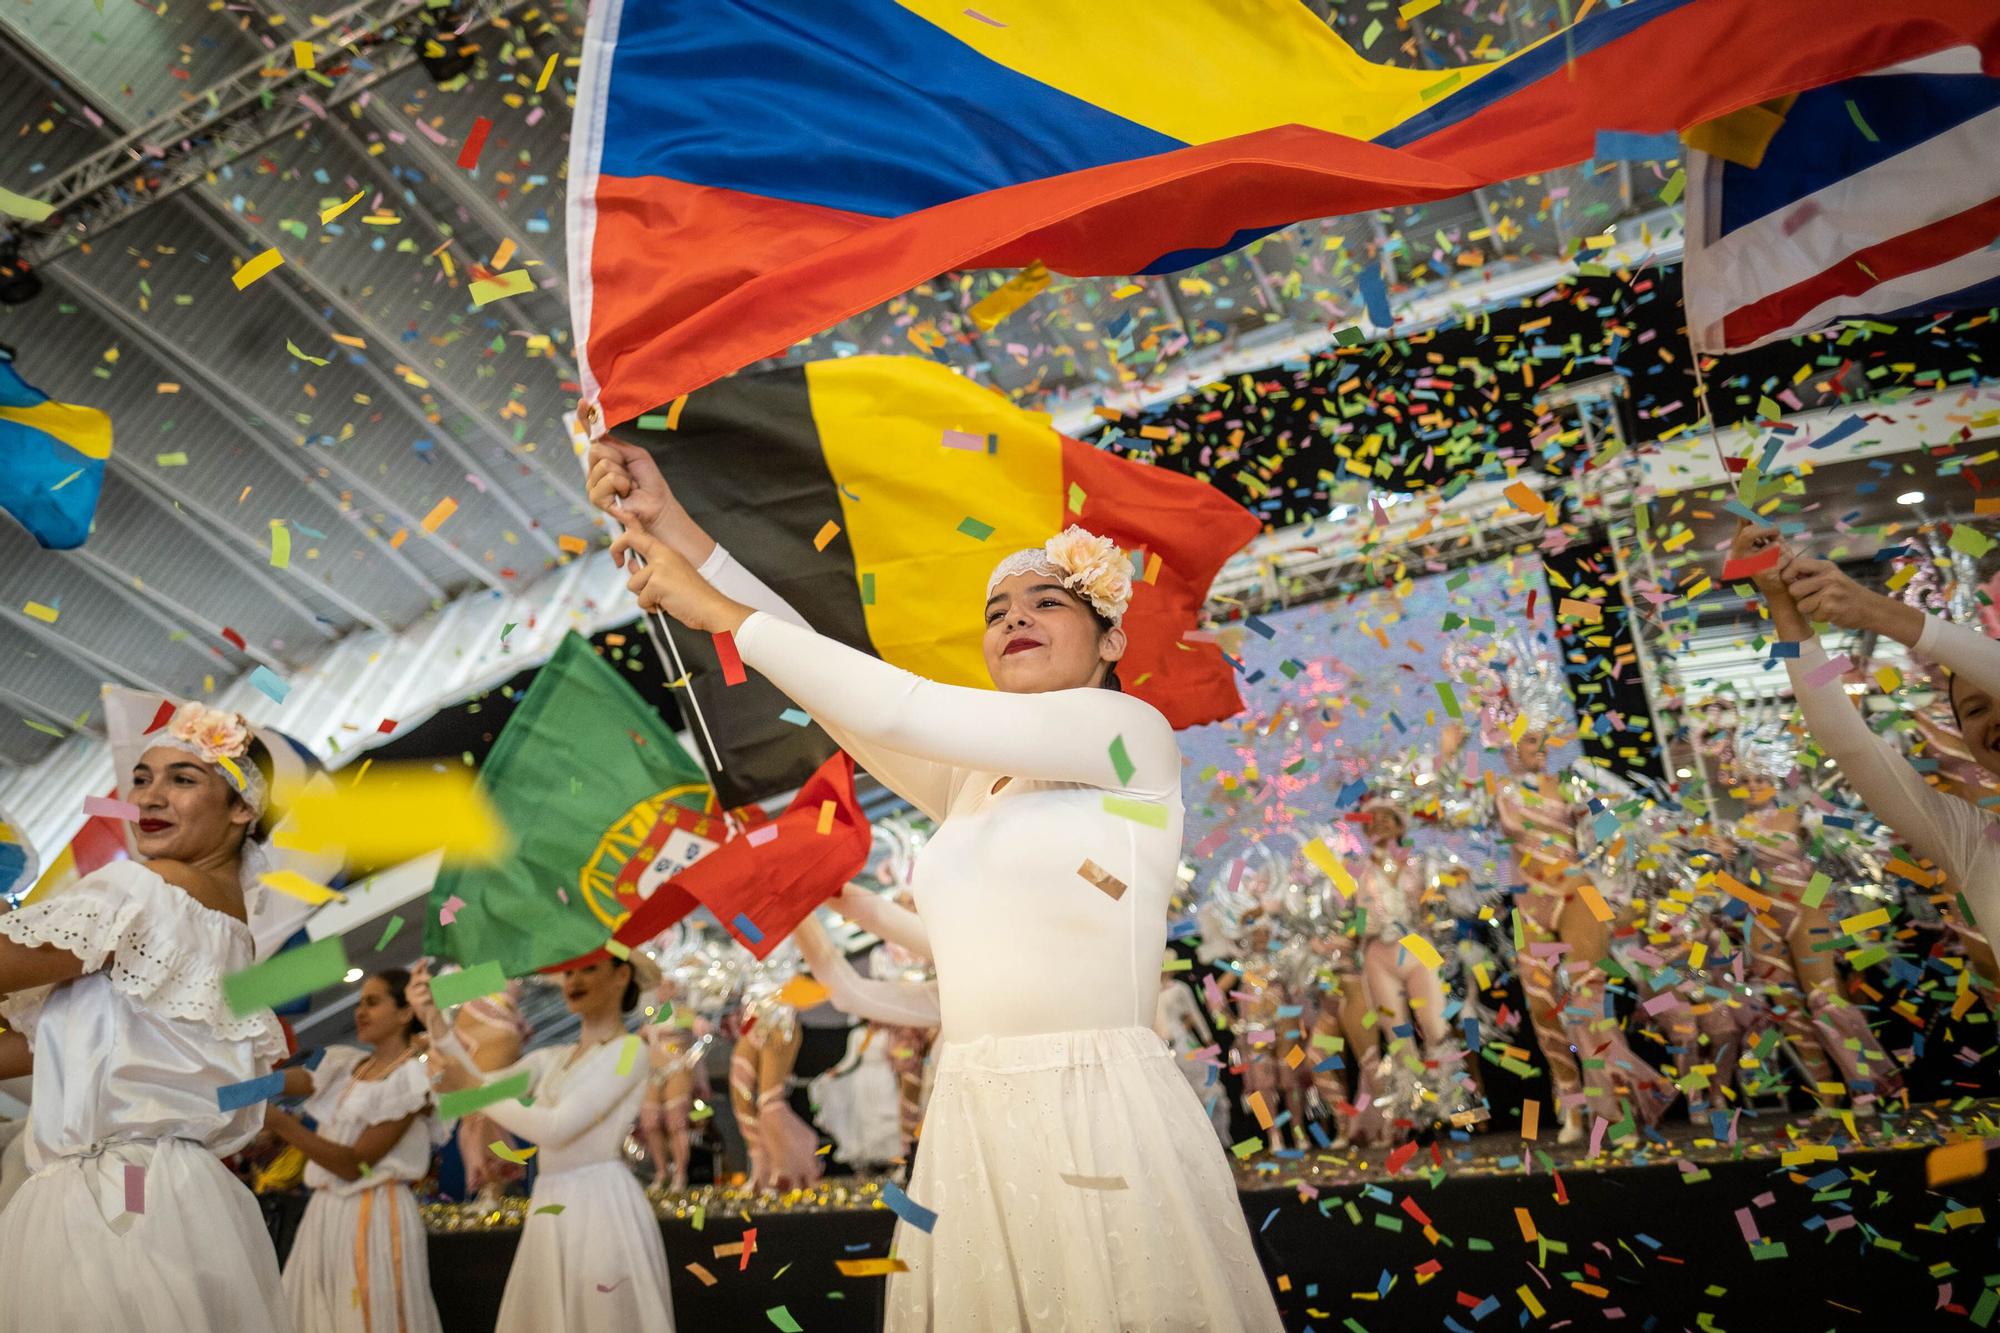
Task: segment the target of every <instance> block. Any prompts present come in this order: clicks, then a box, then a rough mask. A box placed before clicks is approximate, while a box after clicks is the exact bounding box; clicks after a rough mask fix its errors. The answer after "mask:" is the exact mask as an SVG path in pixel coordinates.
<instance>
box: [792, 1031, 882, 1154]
mask: <svg viewBox="0 0 2000 1333" xmlns="http://www.w3.org/2000/svg"><path fill="white" fill-rule="evenodd" d="M808 1088H809V1090H808V1094H807V1095H808V1096H809V1097H810V1098H811V1100H812V1104H813V1123H814V1124H816V1125H818V1126H819V1127H820V1129H821V1130H823V1131H824V1132H825V1133H826V1135H827V1137H828V1138H830V1139H832V1140H833V1160H834V1161H836V1162H841V1163H844V1164H846V1165H848V1166H863V1165H875V1166H880V1165H882V1164H883V1163H885V1162H893V1161H895V1160H896V1159H897V1158H898V1157H901V1156H902V1155H903V1115H902V1106H901V1104H900V1102H899V1101H898V1089H897V1081H896V1071H895V1070H894V1069H892V1068H890V1067H889V1062H888V1061H887V1060H883V1059H874V1058H871V1057H870V1056H868V1055H864V1056H862V1057H861V1059H860V1061H859V1062H858V1063H856V1065H855V1066H854V1068H852V1069H850V1070H848V1071H847V1072H846V1073H844V1074H831V1073H828V1074H821V1075H819V1076H818V1077H817V1078H815V1079H813V1081H812V1083H811V1084H810V1085H808Z"/></svg>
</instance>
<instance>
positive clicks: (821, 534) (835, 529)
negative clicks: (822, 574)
mask: <svg viewBox="0 0 2000 1333" xmlns="http://www.w3.org/2000/svg"><path fill="white" fill-rule="evenodd" d="M839 535H840V524H838V523H836V522H834V521H833V520H832V519H828V520H827V521H826V522H825V523H824V524H822V525H821V526H820V530H819V531H818V532H817V533H816V534H814V536H813V550H815V551H824V550H825V549H826V544H827V543H828V542H830V541H832V540H833V539H834V538H835V537H838V536H839Z"/></svg>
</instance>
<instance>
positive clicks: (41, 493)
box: [0, 347, 111, 551]
mask: <svg viewBox="0 0 2000 1333" xmlns="http://www.w3.org/2000/svg"><path fill="white" fill-rule="evenodd" d="M110 457H111V418H110V417H108V416H106V415H105V414H104V413H102V412H100V411H98V410H97V409H96V408H94V407H76V406H74V405H72V404H69V403H58V402H56V401H55V400H53V399H51V398H50V397H49V396H48V395H47V394H45V393H43V392H42V391H41V390H40V389H37V388H35V387H34V386H33V385H31V384H29V383H28V382H27V381H26V380H24V379H22V378H21V375H20V372H19V371H17V370H15V369H14V354H13V352H12V351H11V350H10V349H8V348H6V347H0V509H5V510H6V511H7V512H8V513H9V514H12V515H13V516H14V518H15V519H16V520H17V521H18V522H19V523H20V524H21V526H22V527H24V528H26V529H27V530H28V533H29V535H30V536H32V537H33V538H34V539H35V540H36V541H38V542H40V543H41V544H42V545H43V546H45V547H47V548H48V549H50V550H53V551H68V550H73V549H74V548H76V547H78V546H81V545H83V543H84V540H85V539H86V538H87V537H89V536H90V520H91V517H92V516H93V515H94V514H96V512H97V494H98V492H99V491H100V490H102V489H103V487H104V464H105V460H106V459H108V458H110Z"/></svg>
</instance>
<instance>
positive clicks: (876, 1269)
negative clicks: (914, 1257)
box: [833, 1259, 910, 1277]
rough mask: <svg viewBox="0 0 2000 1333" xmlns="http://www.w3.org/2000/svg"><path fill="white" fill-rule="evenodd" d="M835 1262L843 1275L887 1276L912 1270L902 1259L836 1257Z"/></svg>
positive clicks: (835, 1265)
mask: <svg viewBox="0 0 2000 1333" xmlns="http://www.w3.org/2000/svg"><path fill="white" fill-rule="evenodd" d="M833 1264H834V1267H836V1268H838V1269H839V1270H840V1275H841V1276H842V1277H887V1276H889V1274H891V1273H907V1272H909V1271H910V1266H909V1265H908V1264H906V1263H904V1262H903V1261H902V1260H901V1259H835V1260H834V1261H833Z"/></svg>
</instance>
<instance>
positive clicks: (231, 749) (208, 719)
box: [145, 703, 271, 819]
mask: <svg viewBox="0 0 2000 1333" xmlns="http://www.w3.org/2000/svg"><path fill="white" fill-rule="evenodd" d="M145 744H146V746H147V748H149V749H150V748H154V747H165V748H166V749H170V750H180V751H182V752H183V753H185V754H191V755H193V756H194V757H195V758H196V759H199V760H201V762H202V763H204V764H213V765H214V766H215V767H217V768H219V769H221V770H222V775H223V777H224V778H225V779H226V780H227V781H228V783H229V785H230V786H231V787H233V788H234V789H235V790H236V793H237V795H239V796H241V797H242V798H243V803H244V804H245V805H247V806H249V807H250V808H251V809H252V810H253V811H255V812H256V814H257V817H258V818H260V819H261V818H263V816H264V810H265V807H266V806H267V805H268V804H269V801H270V795H271V793H270V790H269V788H268V787H267V786H266V784H265V782H264V775H263V774H262V773H261V772H259V771H258V768H257V765H256V764H254V763H251V762H250V758H249V756H250V724H249V723H248V722H246V721H245V720H244V719H243V716H242V714H240V713H231V712H226V711H224V710H223V709H220V708H210V707H208V706H207V705H206V704H199V703H184V704H182V705H181V706H180V707H179V708H176V709H175V710H174V716H173V720H172V721H170V722H168V723H167V726H166V729H165V731H163V732H161V733H159V734H157V735H154V736H149V737H146V738H145Z"/></svg>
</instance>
